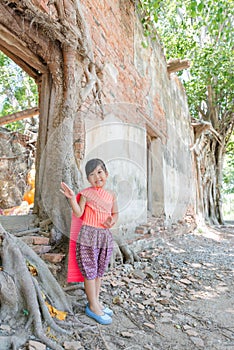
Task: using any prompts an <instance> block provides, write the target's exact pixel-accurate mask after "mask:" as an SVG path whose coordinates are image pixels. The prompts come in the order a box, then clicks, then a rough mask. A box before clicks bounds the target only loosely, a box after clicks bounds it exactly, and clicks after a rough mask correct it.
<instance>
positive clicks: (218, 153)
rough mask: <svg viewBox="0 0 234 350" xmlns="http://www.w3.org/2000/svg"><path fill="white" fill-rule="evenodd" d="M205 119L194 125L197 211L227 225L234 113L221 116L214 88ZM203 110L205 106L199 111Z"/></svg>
mask: <svg viewBox="0 0 234 350" xmlns="http://www.w3.org/2000/svg"><path fill="white" fill-rule="evenodd" d="M207 96H208V97H207V101H206V106H207V108H206V110H207V112H206V113H205V112H204V111H202V115H203V118H204V119H203V120H200V121H199V122H198V121H196V122H194V123H192V126H193V128H194V139H195V143H194V146H193V147H192V150H193V151H194V154H195V163H196V170H197V211H198V213H199V214H200V215H201V216H202V217H203V218H204V219H205V221H206V222H208V223H209V224H215V225H217V224H224V220H223V214H222V193H221V189H222V172H223V160H224V155H225V149H226V145H227V143H228V141H229V139H230V136H231V134H232V132H233V127H234V117H233V114H232V112H231V111H229V112H227V113H226V114H225V113H224V114H223V115H219V113H218V110H219V106H218V105H216V104H215V102H214V101H215V100H214V98H213V91H212V87H211V85H209V86H208V87H207ZM199 110H201V107H200V108H199Z"/></svg>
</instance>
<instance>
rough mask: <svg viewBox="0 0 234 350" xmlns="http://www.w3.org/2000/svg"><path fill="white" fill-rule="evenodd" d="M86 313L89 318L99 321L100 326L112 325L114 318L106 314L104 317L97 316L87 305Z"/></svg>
mask: <svg viewBox="0 0 234 350" xmlns="http://www.w3.org/2000/svg"><path fill="white" fill-rule="evenodd" d="M85 313H86V315H87V316H89V317H91V318H93V319H94V320H95V321H97V322H98V323H100V324H111V322H112V318H111V317H110V316H108V315H107V314H105V313H104V315H97V314H95V313H94V312H92V311H91V310H90V308H89V307H88V305H86V308H85Z"/></svg>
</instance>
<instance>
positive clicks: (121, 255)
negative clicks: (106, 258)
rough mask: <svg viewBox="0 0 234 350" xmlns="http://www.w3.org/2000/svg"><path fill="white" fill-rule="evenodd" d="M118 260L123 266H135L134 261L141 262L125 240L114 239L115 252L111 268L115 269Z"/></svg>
mask: <svg viewBox="0 0 234 350" xmlns="http://www.w3.org/2000/svg"><path fill="white" fill-rule="evenodd" d="M118 260H119V261H120V263H121V264H123V263H126V264H133V263H134V261H139V257H138V255H137V254H136V253H135V252H134V251H133V250H132V249H131V248H130V247H129V245H128V244H127V243H126V242H125V241H124V240H123V239H121V238H119V237H114V250H113V254H112V257H111V261H110V267H111V268H113V267H115V266H116V263H117V261H118Z"/></svg>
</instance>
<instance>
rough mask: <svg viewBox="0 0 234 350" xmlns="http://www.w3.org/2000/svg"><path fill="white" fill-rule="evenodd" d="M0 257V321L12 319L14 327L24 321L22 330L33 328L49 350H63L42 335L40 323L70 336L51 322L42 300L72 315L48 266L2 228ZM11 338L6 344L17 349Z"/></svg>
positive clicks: (69, 332)
mask: <svg viewBox="0 0 234 350" xmlns="http://www.w3.org/2000/svg"><path fill="white" fill-rule="evenodd" d="M0 257H1V260H2V269H3V271H0V299H1V303H0V316H1V319H2V321H3V322H6V320H9V319H11V320H12V322H13V321H14V323H15V325H17V326H19V324H21V323H22V321H23V323H26V328H25V329H26V330H27V331H28V332H29V331H30V329H32V330H33V333H34V335H35V336H36V337H37V338H38V339H39V340H40V341H41V342H43V343H44V344H46V345H47V346H48V347H49V348H51V349H53V350H63V348H62V347H61V346H60V345H59V344H58V343H56V342H54V341H53V340H51V339H49V338H48V337H47V336H46V335H45V333H44V329H43V324H42V320H44V321H45V323H46V324H47V325H48V326H50V327H51V328H52V329H53V330H54V331H56V332H58V333H60V334H66V335H71V334H72V332H71V331H68V330H65V329H63V328H61V327H60V326H59V325H58V324H57V323H56V322H55V321H54V320H53V319H52V316H51V315H50V313H49V310H48V307H47V305H46V304H45V301H46V300H47V301H48V302H49V303H50V304H51V305H53V306H55V307H56V308H58V309H59V310H63V311H68V312H70V313H72V305H71V303H70V302H69V298H68V297H67V295H66V294H65V293H64V291H63V290H62V288H61V287H60V285H59V284H58V282H57V281H56V280H55V278H54V277H53V275H52V274H51V272H50V271H49V269H48V267H47V265H46V264H45V263H44V262H43V261H42V260H41V259H40V257H39V256H38V255H37V254H36V253H35V252H34V251H33V250H32V249H31V248H30V247H28V246H27V245H26V244H25V243H24V242H22V241H21V240H20V239H18V238H16V237H14V236H12V235H11V234H9V233H8V232H6V231H5V230H4V229H3V227H2V226H1V225H0ZM29 267H30V268H31V269H32V270H31V269H30V268H29ZM30 270H31V272H30ZM25 317H27V320H26V319H25ZM12 322H11V323H12ZM4 338H5V337H4ZM11 338H12V337H10V339H9V341H10V342H11V344H12V347H13V348H17V346H19V345H18V343H17V344H16V343H15V341H14V339H13V338H12V339H11ZM1 342H2V343H3V344H2V343H1ZM5 343H6V340H5V339H4V340H1V338H0V348H1V349H2V348H3V346H5V345H4V344H5ZM14 344H15V345H14ZM9 348H10V347H9Z"/></svg>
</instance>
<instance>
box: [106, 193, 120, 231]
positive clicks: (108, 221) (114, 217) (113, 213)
mask: <svg viewBox="0 0 234 350" xmlns="http://www.w3.org/2000/svg"><path fill="white" fill-rule="evenodd" d="M118 217H119V213H118V203H117V198H116V196H115V195H114V201H113V206H112V210H111V216H109V217H108V218H107V219H106V221H105V222H104V223H103V226H105V227H106V228H111V227H112V226H114V225H115V224H116V222H117V220H118Z"/></svg>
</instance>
